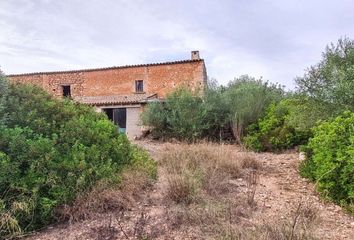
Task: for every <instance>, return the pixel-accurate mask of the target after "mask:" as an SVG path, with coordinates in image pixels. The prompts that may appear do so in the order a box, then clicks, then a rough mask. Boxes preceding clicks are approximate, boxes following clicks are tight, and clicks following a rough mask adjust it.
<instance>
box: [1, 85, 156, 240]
mask: <svg viewBox="0 0 354 240" xmlns="http://www.w3.org/2000/svg"><path fill="white" fill-rule="evenodd" d="M2 105H3V110H4V112H5V113H6V114H7V120H6V122H5V124H3V125H1V126H0V221H1V222H2V223H4V224H2V225H0V233H1V236H5V237H6V236H11V235H13V234H15V233H18V232H19V231H29V230H33V229H36V228H39V227H42V226H44V225H46V224H48V223H51V222H52V221H53V220H55V209H56V208H57V207H59V206H60V205H62V204H70V203H71V202H72V201H73V200H74V199H75V198H76V197H77V196H78V194H81V193H85V192H87V191H89V190H90V189H91V188H92V186H93V185H94V184H95V183H97V182H98V181H100V180H105V181H108V182H112V183H114V182H119V180H120V174H119V173H120V172H121V171H122V169H123V168H124V167H127V166H132V165H134V164H140V165H143V166H144V168H146V169H147V170H148V171H150V172H149V173H150V174H151V175H155V173H154V171H155V170H156V169H155V167H154V163H153V161H152V160H150V159H149V157H148V155H146V154H144V153H141V150H139V149H137V148H135V147H133V146H132V145H131V144H130V143H129V141H128V139H127V137H126V136H125V135H123V134H119V133H118V132H117V130H116V127H115V126H114V124H113V123H111V122H110V121H109V120H108V119H107V117H106V116H105V115H104V114H101V113H96V112H95V111H94V110H93V109H92V108H91V107H89V106H84V105H81V104H79V103H74V102H71V101H70V100H56V99H53V98H52V97H51V96H50V95H48V94H47V93H46V92H44V90H42V89H40V88H38V87H34V86H30V85H12V84H11V85H9V91H8V94H7V97H6V100H5V101H4V102H3V104H2ZM154 169H155V170H154ZM9 226H10V227H9Z"/></svg>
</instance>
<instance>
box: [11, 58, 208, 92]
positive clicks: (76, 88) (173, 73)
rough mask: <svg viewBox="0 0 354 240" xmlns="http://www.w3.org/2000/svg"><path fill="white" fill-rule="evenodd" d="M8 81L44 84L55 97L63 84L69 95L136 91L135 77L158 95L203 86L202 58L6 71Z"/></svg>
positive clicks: (204, 71)
mask: <svg viewBox="0 0 354 240" xmlns="http://www.w3.org/2000/svg"><path fill="white" fill-rule="evenodd" d="M8 77H9V78H10V80H11V81H14V82H21V83H31V84H36V85H38V86H41V87H43V88H44V89H45V90H46V91H48V92H49V93H51V94H53V95H54V96H56V97H62V86H63V85H70V86H71V95H72V96H73V97H77V96H110V95H130V94H134V93H135V81H136V80H143V81H144V92H145V93H148V94H153V93H157V94H158V97H159V98H165V97H166V94H168V93H169V92H171V91H173V89H175V88H176V87H178V86H181V85H185V86H187V87H189V88H191V89H196V88H203V87H204V86H205V84H206V70H205V65H204V61H203V60H202V59H196V60H185V61H177V62H170V63H162V64H161V63H160V64H146V65H136V66H126V67H112V68H105V69H88V70H79V71H63V72H47V73H34V74H19V75H9V76H8Z"/></svg>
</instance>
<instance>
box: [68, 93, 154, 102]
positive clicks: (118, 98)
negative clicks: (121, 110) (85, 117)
mask: <svg viewBox="0 0 354 240" xmlns="http://www.w3.org/2000/svg"><path fill="white" fill-rule="evenodd" d="M154 99H155V100H157V94H156V93H154V94H145V93H141V94H140V93H139V94H131V95H114V96H96V97H74V100H75V101H77V102H80V103H84V104H89V105H112V104H134V103H147V102H148V101H151V100H154Z"/></svg>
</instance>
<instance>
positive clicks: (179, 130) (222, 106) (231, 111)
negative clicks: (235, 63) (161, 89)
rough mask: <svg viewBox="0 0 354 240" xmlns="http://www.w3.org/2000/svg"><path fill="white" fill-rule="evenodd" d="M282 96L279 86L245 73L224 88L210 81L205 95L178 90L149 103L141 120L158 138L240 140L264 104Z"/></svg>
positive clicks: (261, 114) (255, 119) (259, 114)
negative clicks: (161, 101)
mask: <svg viewBox="0 0 354 240" xmlns="http://www.w3.org/2000/svg"><path fill="white" fill-rule="evenodd" d="M283 95H284V91H283V89H282V88H281V86H279V85H277V84H271V83H269V82H264V81H262V79H255V78H252V77H249V76H247V75H245V76H241V77H240V78H237V79H235V80H234V81H232V82H230V84H229V86H228V87H226V88H225V87H222V86H217V85H216V84H215V83H214V82H211V83H210V84H209V86H208V88H207V89H205V92H204V94H201V93H200V92H192V91H190V90H189V89H187V88H180V89H177V90H176V91H175V92H173V93H172V94H170V95H169V96H167V99H166V102H164V103H163V104H161V103H152V104H150V105H148V107H147V109H146V110H145V111H144V112H143V114H142V122H143V124H144V125H147V126H150V127H152V133H153V134H154V135H155V136H156V137H160V138H161V137H162V138H176V139H179V140H185V141H189V142H193V141H196V140H200V139H210V140H215V139H217V140H220V139H225V138H229V137H230V135H228V133H233V136H234V138H235V139H236V140H238V141H241V139H242V137H243V135H244V131H245V129H246V128H247V126H248V125H250V124H252V123H255V122H256V121H257V119H259V118H260V117H262V116H263V115H264V113H265V110H266V109H267V107H268V106H269V105H270V104H272V103H275V102H278V101H280V99H281V98H282V96H283ZM236 103H237V104H236Z"/></svg>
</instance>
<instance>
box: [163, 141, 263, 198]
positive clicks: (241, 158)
mask: <svg viewBox="0 0 354 240" xmlns="http://www.w3.org/2000/svg"><path fill="white" fill-rule="evenodd" d="M160 164H161V165H162V167H163V168H164V169H165V170H166V173H167V182H168V187H167V188H168V190H167V193H166V194H167V197H168V198H169V199H172V200H173V201H175V202H178V203H180V202H183V203H190V202H192V199H195V198H196V196H195V195H196V194H197V193H199V192H204V193H206V194H208V195H210V196H219V195H220V194H225V193H227V192H229V191H230V186H229V180H230V179H233V178H238V177H240V176H242V174H243V169H245V168H252V169H258V168H259V166H260V165H259V163H258V162H257V161H256V159H255V158H254V157H253V156H251V155H249V154H246V153H242V154H240V153H237V152H235V151H233V149H231V147H230V146H227V145H216V144H210V143H203V144H193V145H187V144H179V145H170V146H168V147H167V149H166V150H165V152H164V154H163V155H162V156H161V159H160Z"/></svg>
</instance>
